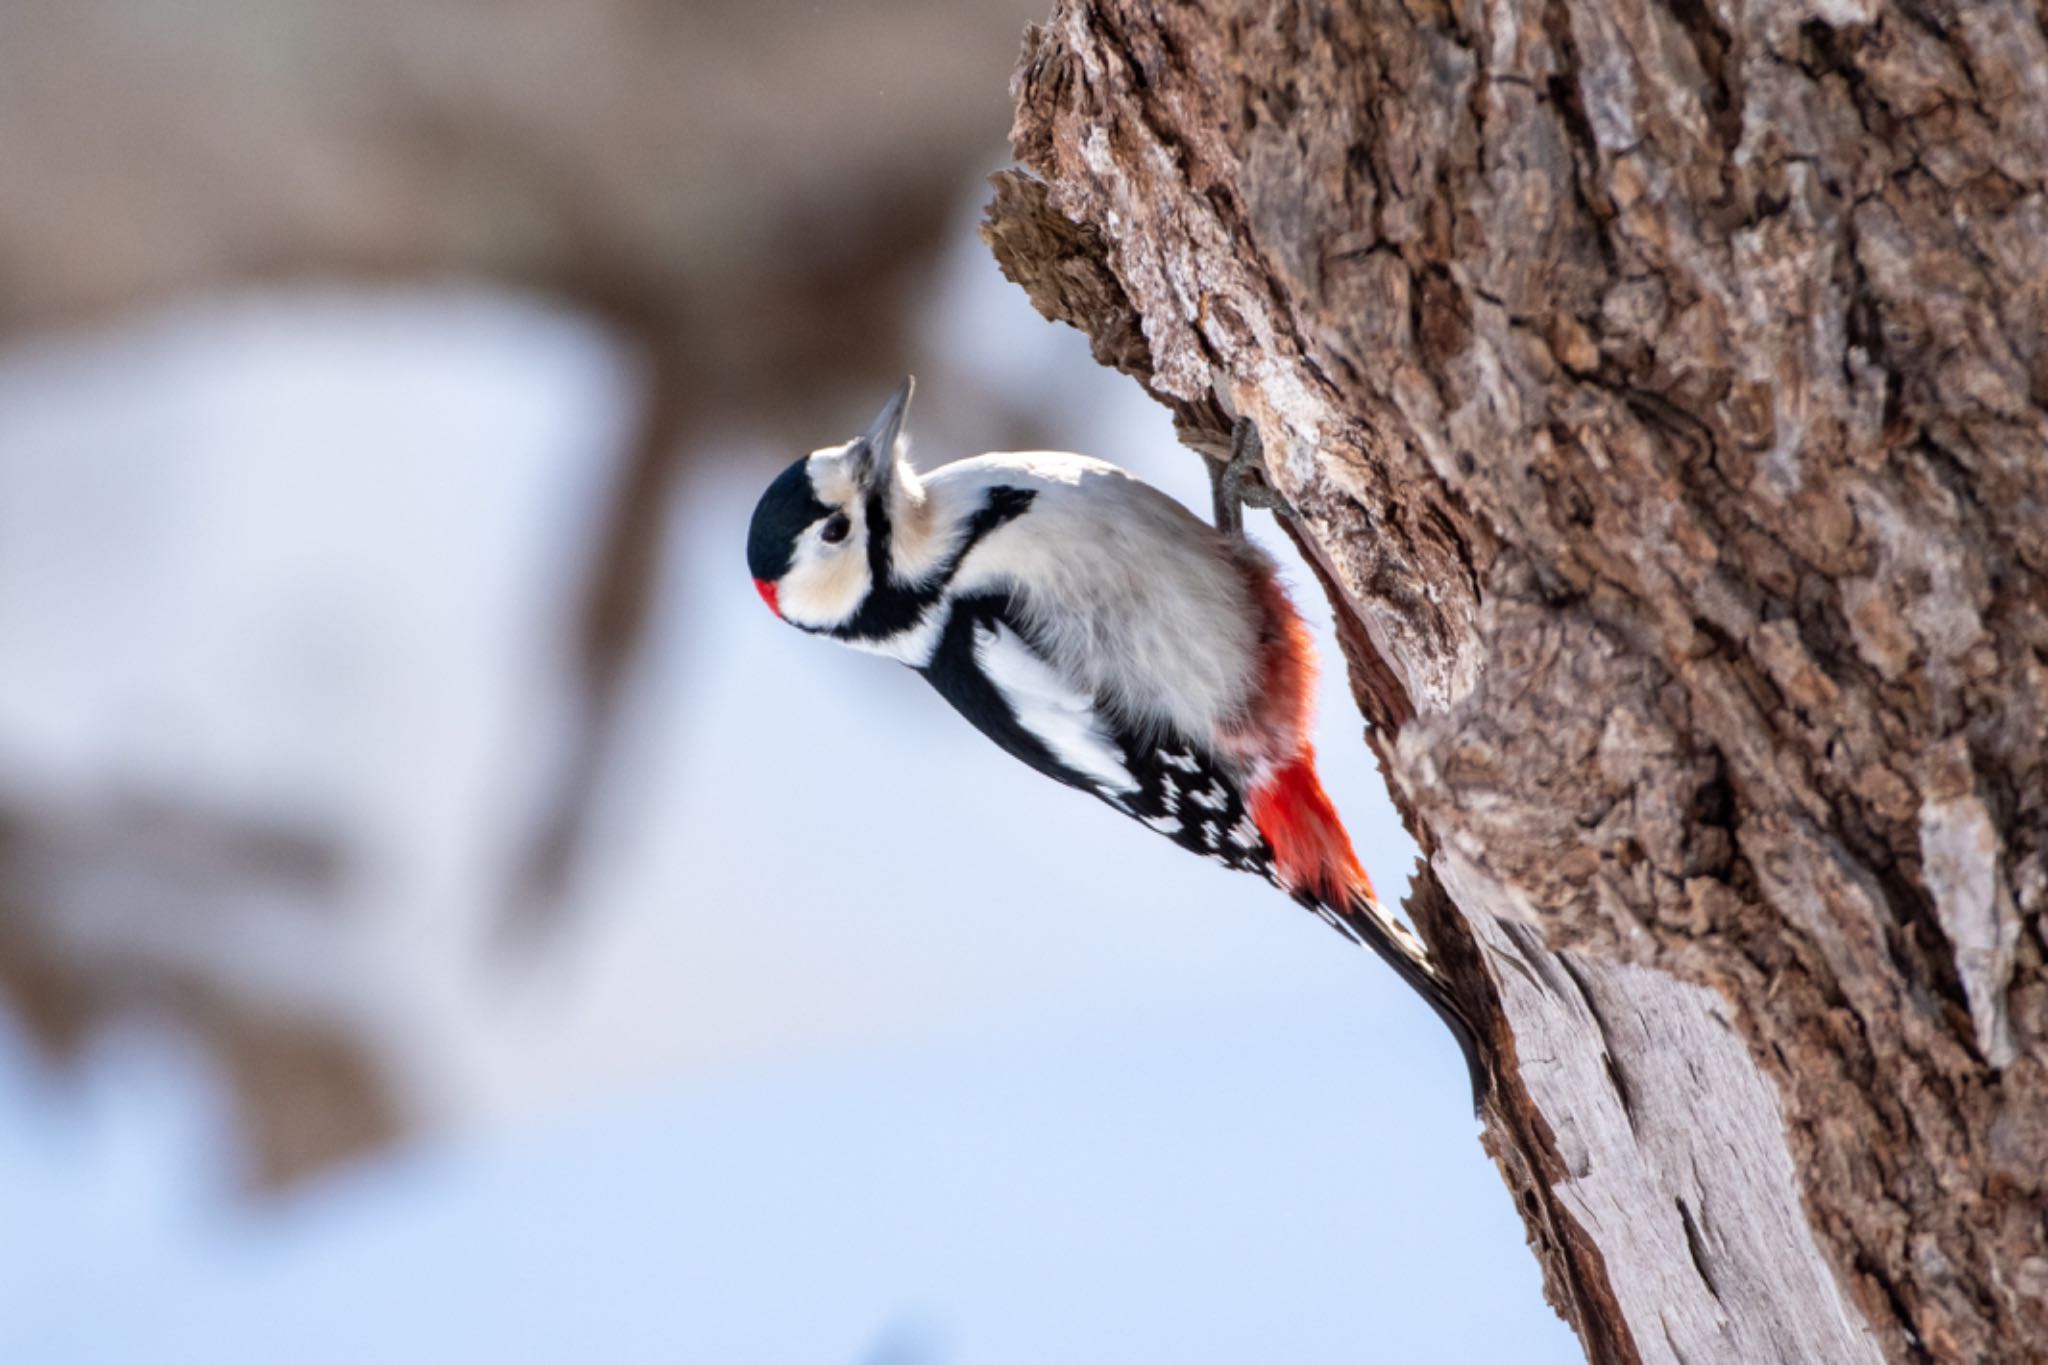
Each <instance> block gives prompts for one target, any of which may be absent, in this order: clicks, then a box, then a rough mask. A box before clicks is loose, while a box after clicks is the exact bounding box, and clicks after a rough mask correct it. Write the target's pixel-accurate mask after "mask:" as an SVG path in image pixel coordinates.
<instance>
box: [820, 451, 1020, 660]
mask: <svg viewBox="0 0 2048 1365" xmlns="http://www.w3.org/2000/svg"><path fill="white" fill-rule="evenodd" d="M1037 496H1038V494H1037V493H1036V492H1035V491H1034V490H1032V489H1029V488H1012V487H1010V486H1009V485H1008V484H1001V485H998V486H997V487H995V488H991V489H989V490H988V498H987V500H986V501H985V502H983V503H982V505H981V506H980V507H979V508H978V509H977V510H976V511H975V513H974V515H973V516H972V517H970V518H968V521H967V529H966V532H965V533H964V534H963V535H962V536H961V537H960V543H959V544H958V545H956V546H954V547H953V553H952V554H950V555H948V556H947V557H946V562H945V563H943V564H941V565H940V566H939V567H938V568H937V569H936V570H934V571H933V572H932V573H931V574H930V576H928V577H927V578H925V579H924V580H923V581H922V582H918V583H898V582H897V581H896V580H895V579H894V578H893V577H892V576H891V572H890V569H891V563H892V560H893V555H892V553H891V552H892V549H893V546H892V543H891V542H892V532H893V528H892V527H891V526H890V525H889V508H888V501H887V500H888V492H887V490H886V489H882V490H878V491H876V492H873V493H870V494H868V502H867V522H868V575H869V580H868V581H869V582H870V583H871V584H873V586H872V587H870V588H869V589H868V595H867V598H866V600H864V601H863V602H862V603H861V604H860V610H859V611H857V612H855V613H854V614H853V619H852V620H850V621H848V622H847V623H846V624H845V625H842V626H835V627H833V629H832V630H831V631H830V632H828V633H829V634H831V635H832V636H833V637H835V638H837V639H841V640H886V639H888V638H889V637H890V636H892V635H899V634H901V633H902V632H904V631H906V630H909V629H910V628H911V627H913V626H915V625H916V624H917V623H918V620H919V619H920V618H921V617H923V615H924V614H925V612H926V611H928V610H930V609H931V606H932V604H933V603H935V602H937V601H938V600H939V598H940V597H941V596H943V595H944V593H945V591H946V586H947V585H948V584H949V583H951V582H952V581H953V575H954V574H956V573H958V572H960V564H961V562H962V561H963V560H965V559H966V558H967V554H968V551H970V550H972V549H973V548H974V547H975V546H976V545H977V544H978V543H980V541H981V540H982V539H983V538H984V537H986V536H987V535H988V534H989V532H991V531H993V530H995V529H996V528H997V527H998V526H1001V525H1003V524H1004V523H1005V522H1010V521H1015V520H1016V519H1017V518H1018V517H1021V516H1023V515H1024V513H1025V511H1026V510H1028V509H1029V508H1030V506H1031V502H1032V499H1034V498H1036V497H1037Z"/></svg>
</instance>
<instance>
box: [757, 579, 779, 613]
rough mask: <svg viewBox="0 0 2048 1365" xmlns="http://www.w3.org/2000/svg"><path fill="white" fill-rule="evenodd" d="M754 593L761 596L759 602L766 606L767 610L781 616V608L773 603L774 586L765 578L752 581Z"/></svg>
mask: <svg viewBox="0 0 2048 1365" xmlns="http://www.w3.org/2000/svg"><path fill="white" fill-rule="evenodd" d="M754 591H755V592H757V593H760V594H761V600H762V601H763V602H766V603H767V604H768V610H770V611H772V612H774V613H775V614H776V615H777V616H780V615H782V608H781V607H780V606H779V605H777V604H776V601H775V585H774V584H773V583H770V582H769V581H768V580H767V579H765V578H757V579H755V580H754Z"/></svg>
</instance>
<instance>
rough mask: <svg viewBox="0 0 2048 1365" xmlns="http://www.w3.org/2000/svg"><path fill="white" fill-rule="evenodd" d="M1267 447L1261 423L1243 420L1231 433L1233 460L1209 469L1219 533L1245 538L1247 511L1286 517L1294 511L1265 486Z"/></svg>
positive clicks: (1231, 458) (1240, 419)
mask: <svg viewBox="0 0 2048 1365" xmlns="http://www.w3.org/2000/svg"><path fill="white" fill-rule="evenodd" d="M1265 467H1266V446H1265V442H1263V441H1262V440H1260V439H1259V427H1258V423H1256V422H1254V421H1252V419H1251V418H1249V417H1240V418H1238V419H1237V424H1236V425H1235V426H1233V427H1232V428H1231V429H1230V459H1229V461H1228V462H1227V463H1224V464H1212V465H1210V466H1209V492H1210V497H1211V500H1212V502H1213V505H1214V515H1215V520H1216V529H1217V530H1219V531H1222V532H1224V533H1225V534H1227V535H1233V536H1239V535H1243V534H1244V509H1245V508H1247V507H1259V508H1265V509H1268V510H1270V511H1274V512H1278V513H1279V514H1280V515H1281V516H1283V517H1290V518H1291V517H1292V516H1293V515H1294V509H1293V508H1292V507H1289V506H1288V505H1287V500H1286V499H1285V498H1282V497H1281V496H1280V495H1279V494H1278V493H1276V492H1274V491H1273V485H1271V484H1270V483H1268V482H1266V472H1265Z"/></svg>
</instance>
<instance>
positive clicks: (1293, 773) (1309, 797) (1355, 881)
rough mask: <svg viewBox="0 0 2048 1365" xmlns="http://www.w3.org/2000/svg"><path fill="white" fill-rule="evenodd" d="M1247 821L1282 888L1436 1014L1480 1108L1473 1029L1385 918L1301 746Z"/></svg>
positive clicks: (1419, 951)
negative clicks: (1375, 957)
mask: <svg viewBox="0 0 2048 1365" xmlns="http://www.w3.org/2000/svg"><path fill="white" fill-rule="evenodd" d="M1251 795H1252V800H1251V808H1252V819H1253V821H1254V822H1255V823H1256V824H1257V825H1258V827H1259V832H1260V833H1262V834H1264V835H1265V836H1266V842H1267V843H1268V844H1270V845H1271V846H1272V849H1273V861H1274V866H1275V869H1276V870H1277V871H1278V872H1279V874H1280V878H1281V881H1282V883H1283V884H1284V885H1285V886H1286V887H1287V889H1288V890H1289V891H1291V892H1293V894H1294V895H1295V897H1296V898H1297V899H1299V900H1300V901H1302V902H1303V903H1304V904H1306V905H1308V906H1310V907H1311V908H1313V909H1315V910H1316V911H1317V912H1318V913H1319V914H1321V915H1322V916H1323V918H1324V919H1325V920H1327V921H1328V922H1329V924H1330V926H1331V927H1332V928H1333V929H1335V930H1337V932H1338V933H1340V934H1343V935H1344V936H1345V937H1346V938H1349V939H1350V940H1351V941H1352V942H1354V943H1362V944H1364V945H1365V946H1366V947H1368V948H1370V949H1372V950H1373V951H1374V952H1375V953H1378V954H1379V955H1380V958H1381V959H1382V960H1383V961H1384V962H1385V963H1386V964H1387V965H1388V966H1389V967H1392V968H1393V969H1394V971H1395V973H1396V974H1397V975H1398V976H1399V977H1400V978H1401V979H1402V980H1403V981H1405V982H1407V983H1408V986H1409V988H1410V989H1411V990H1413V991H1414V992H1415V993H1416V994H1417V995H1420V996H1421V997H1422V998H1423V999H1424V1000H1425V1001H1427V1002H1428V1004H1429V1007H1430V1008H1431V1009H1433V1010H1435V1011H1436V1015H1437V1017H1438V1018H1439V1019H1441V1020H1443V1021H1444V1026H1445V1027H1446V1028H1448V1029H1450V1031H1451V1036H1452V1037H1453V1038H1455V1039H1457V1041H1458V1050H1459V1051H1460V1052H1462V1053H1464V1054H1465V1069H1466V1071H1467V1072H1468V1073H1470V1076H1471V1080H1472V1107H1473V1109H1474V1110H1475V1111H1477V1110H1478V1108H1479V1106H1480V1104H1481V1103H1482V1102H1483V1101H1484V1100H1485V1098H1486V1092H1487V1089H1488V1087H1489V1085H1490V1080H1489V1073H1488V1072H1487V1069H1486V1066H1485V1064H1484V1063H1483V1061H1482V1060H1481V1057H1480V1051H1479V1036H1478V1031H1477V1030H1476V1029H1474V1028H1473V1026H1472V1021H1471V1019H1470V1018H1469V1017H1467V1016H1466V1014H1465V1011H1464V1010H1463V1009H1462V1008H1460V1007H1459V1005H1458V1002H1457V1001H1456V1000H1455V999H1454V998H1453V997H1452V995H1451V989H1450V983H1449V982H1447V981H1446V980H1445V979H1444V975H1443V972H1442V971H1441V970H1439V969H1438V967H1437V965H1436V963H1435V962H1434V961H1432V960H1431V958H1430V955H1429V950H1428V949H1427V948H1424V947H1423V946H1422V940H1421V939H1419V938H1417V937H1416V936H1415V934H1414V932H1413V931H1412V930H1410V929H1409V928H1408V926H1407V925H1405V924H1403V923H1401V922H1400V921H1399V920H1397V919H1395V918H1394V917H1393V916H1392V915H1390V914H1388V913H1387V910H1386V907H1385V906H1383V905H1381V904H1380V900H1379V897H1378V896H1377V895H1375V894H1374V893H1373V889H1372V882H1371V880H1370V879H1368V878H1367V877H1366V875H1365V869H1364V868H1363V867H1361V866H1360V865H1359V862H1358V855H1357V854H1356V853H1354V852H1353V851H1352V848H1351V839H1350V836H1348V835H1347V834H1345V832H1344V826H1343V823H1342V822H1341V821H1340V820H1338V818H1337V811H1336V808H1335V807H1334V806H1332V805H1331V804H1330V798H1329V794H1328V793H1326V792H1325V791H1324V790H1323V784H1322V782H1321V781H1320V780H1318V778H1317V777H1316V771H1315V756H1314V754H1313V753H1312V752H1311V751H1310V750H1308V749H1307V748H1306V747H1304V748H1303V750H1302V752H1301V753H1300V755H1299V756H1297V757H1296V758H1295V759H1294V760H1293V761H1292V762H1290V763H1288V764H1287V765H1286V766H1284V767H1282V768H1281V769H1280V770H1279V771H1278V772H1276V773H1274V774H1273V775H1272V776H1271V777H1270V778H1269V779H1268V780H1267V781H1265V782H1263V783H1261V784H1260V785H1259V786H1258V787H1257V788H1256V789H1255V790H1254V791H1253V792H1252V794H1251Z"/></svg>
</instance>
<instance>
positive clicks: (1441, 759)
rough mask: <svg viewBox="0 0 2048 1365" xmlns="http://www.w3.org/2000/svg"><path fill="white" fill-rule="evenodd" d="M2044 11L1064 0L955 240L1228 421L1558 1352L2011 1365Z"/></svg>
mask: <svg viewBox="0 0 2048 1365" xmlns="http://www.w3.org/2000/svg"><path fill="white" fill-rule="evenodd" d="M2043 35H2044V29H2043V23H2042V16H2041V13H2040V11H2039V9H2038V7H2036V6H2034V5H2030V4H2001V3H1995V2H1994V3H1985V4H1962V3H1947V0H1933V2H1932V3H1927V4H1899V5H1896V6H1894V5H1885V4H1880V3H1877V0H1813V3H1811V4H1807V5H1801V4H1796V3H1787V4H1779V5H1770V4H1764V5H1754V6H1744V5H1739V4H1734V3H1730V0H1667V3H1665V4H1663V5H1652V4H1645V3H1642V0H1612V3H1595V0H1545V2H1544V3H1540V4H1539V3H1535V2H1534V0H1492V3H1490V4H1483V5H1482V4H1479V3H1476V2H1475V0H1466V2H1465V3H1461V4H1452V5H1445V4H1440V3H1433V0H1408V3H1405V4H1403V3H1397V2H1396V0H1364V2H1363V3H1361V4H1359V5H1356V6H1321V5H1312V4H1305V3H1250V2H1249V0H1245V2H1243V3H1239V4H1236V5H1229V4H1225V3H1221V0H1213V2H1211V3H1196V2H1195V0H1059V4H1058V6H1057V8H1056V10H1055V11H1054V14H1053V16H1052V18H1051V20H1050V21H1049V22H1048V23H1047V24H1046V26H1045V27H1044V28H1043V29H1042V30H1035V31H1034V32H1033V33H1032V35H1031V36H1030V38H1029V39H1028V41H1027V48H1026V52H1025V56H1024V61H1023V65H1022V67H1021V69H1020V71H1019V73H1018V77H1017V84H1016V88H1015V93H1016V98H1017V124H1016V128H1015V130H1014V133H1013V137H1014V143H1015V150H1016V153H1017V156H1018V157H1019V158H1020V160H1021V161H1022V162H1023V163H1024V165H1025V167H1026V168H1027V170H1026V171H1024V172H1011V173H1006V174H1005V175H1003V176H1001V177H999V178H998V196H997V200H996V203H995V204H994V206H993V207H992V208H991V212H990V221H989V224H988V227H987V235H988V238H989V241H990V243H991V245H992V246H994V247H995V249H996V252H997V255H998V257H999V259H1000V260H1001V261H1002V262H1003V265H1004V268H1005V269H1006V271H1008V272H1009V273H1010V275H1011V276H1012V277H1013V278H1014V279H1016V280H1018V281H1019V282H1020V283H1021V284H1023V285H1024V286H1025V287H1026V288H1027V289H1028V290H1029V291H1030V292H1031V294H1032V296H1033V298H1034V299H1035V300H1036V301H1037V303H1038V304H1039V306H1040V308H1041V309H1043V310H1044V311H1046V312H1047V313H1048V314H1049V315H1052V316H1055V317H1060V318H1063V319H1065V320H1067V321H1070V322H1072V323H1074V324H1075V325H1077V326H1079V327H1081V328H1082V329H1083V330H1085V331H1086V332H1088V333H1089V335H1090V336H1091V337H1092V338H1093V339H1094V341H1095V344H1096V349H1097V354H1098V356H1100V357H1101V358H1102V359H1103V360H1104V361H1105V362H1106V363H1111V364H1115V365H1118V366H1119V367H1120V368H1123V369H1126V370H1128V371H1130V372H1131V373H1133V374H1135V375H1137V376H1138V377H1139V378H1140V379H1141V380H1142V381H1143V382H1144V383H1145V384H1146V385H1147V386H1148V387H1149V388H1150V390H1151V391H1152V392H1153V393H1155V394H1156V395H1158V396H1159V397H1160V398H1161V399H1162V400H1163V401H1165V402H1167V403H1168V404H1169V405H1170V406H1171V407H1172V408H1173V409H1174V411H1175V413H1176V416H1177V418H1178V420H1179V422H1180V424H1181V426H1182V429H1183V431H1184V432H1185V433H1186V434H1187V435H1188V436H1189V438H1190V440H1191V441H1192V442H1193V443H1195V444H1197V445H1198V446H1204V447H1205V448H1213V445H1214V443H1217V442H1220V441H1221V440H1222V439H1223V436H1224V433H1225V432H1226V431H1227V428H1228V422H1229V417H1230V416H1231V415H1232V414H1235V413H1246V414H1249V415H1251V416H1252V417H1254V418H1255V419H1256V420H1257V421H1258V423H1259V426H1260V428H1261V429H1262V431H1263V433H1264V436H1265V441H1266V452H1267V462H1268V465H1269V470H1270V478H1271V481H1272V482H1273V483H1274V485H1275V486H1276V487H1277V488H1278V489H1279V491H1280V492H1281V493H1282V494H1283V495H1284V496H1285V497H1286V498H1287V499H1288V500H1289V501H1290V502H1291V503H1292V504H1293V507H1294V509H1295V511H1296V515H1295V516H1294V517H1293V518H1292V520H1291V522H1290V523H1289V529H1290V531H1291V532H1292V533H1293V534H1294V535H1296V536H1297V538H1299V539H1300V540H1301V541H1302V542H1303V544H1304V546H1305V548H1306V549H1307V550H1308V552H1309V555H1310V558H1311V560H1312V561H1314V562H1316V563H1317V564H1318V566H1319V570H1320V571H1321V572H1322V573H1324V574H1325V575H1326V586H1327V587H1328V588H1329V589H1330V592H1331V595H1332V600H1333V601H1334V603H1335V604H1336V607H1337V611H1338V615H1339V620H1340V624H1341V625H1342V626H1343V627H1344V629H1345V636H1346V648H1347V652H1348V653H1349V655H1350V660H1351V664H1352V668H1353V673H1352V676H1353V682H1354V688H1355V690H1356V692H1357V693H1358V696H1359V701H1360V703H1361V706H1362V708H1363V710H1364V712H1365V714H1366V716H1367V719H1368V720H1369V721H1370V722H1371V726H1370V729H1369V731H1368V734H1367V738H1368V741H1369V742H1370V743H1371V744H1372V745H1373V747H1374V748H1375V749H1376V750H1377V752H1378V753H1379V755H1380V756H1381V758H1382V760H1383V762H1384V766H1385V768H1386V771H1387V774H1388V777H1389V780H1390V783H1391V785H1392V787H1393V790H1394V795H1395V798H1396V800H1397V802H1398V803H1399V804H1400V806H1401V808H1402V810H1403V811H1404V812H1405V814H1406V815H1407V816H1408V818H1409V822H1410V825H1411V827H1412V828H1413V830H1414V833H1415V835H1416V837H1417V839H1418V840H1419V842H1420V843H1421V845H1422V847H1423V850H1424V852H1425V854H1426V856H1427V866H1426V868H1425V869H1424V870H1423V872H1422V874H1421V875H1420V877H1419V878H1418V881H1417V883H1416V885H1415V887H1414V889H1413V892H1412V894H1411V896H1410V898H1409V906H1410V909H1411V912H1412V913H1413V914H1414V916H1415V918H1416V919H1417V921H1418V923H1419V925H1420V927H1421V928H1422V930H1423V931H1424V934H1425V936H1426V937H1427V938H1428V939H1429V940H1430V941H1431V943H1432V944H1433V946H1434V947H1435V949H1436V951H1437V952H1438V953H1439V954H1440V955H1441V956H1442V957H1443V958H1444V959H1445V961H1446V962H1447V964H1448V966H1449V968H1450V970H1451V971H1452V973H1453V975H1454V978H1455V980H1456V982H1457V985H1458V988H1459V990H1460V992H1461V994H1462V995H1463V996H1464V997H1465V999H1466V1001H1467V1003H1468V1005H1469V1007H1470V1008H1471V1009H1472V1011H1473V1012H1474V1014H1475V1016H1476V1017H1478V1018H1479V1019H1481V1020H1483V1021H1485V1025H1484V1027H1485V1031H1486V1032H1487V1033H1488V1035H1489V1037H1490V1041H1491V1046H1492V1048H1493V1049H1494V1051H1495V1052H1496V1054H1497V1056H1496V1064H1497V1067H1498V1082H1497V1084H1496V1087H1495V1093H1494V1098H1493V1100H1492V1102H1491V1103H1490V1104H1489V1105H1488V1112H1487V1115H1486V1120H1487V1127H1486V1136H1485V1141H1486V1144H1487V1147H1488V1150H1489V1151H1490V1152H1491V1153H1492V1154H1493V1155H1494V1157H1495V1159H1496V1160H1497V1161H1498V1163H1499V1165H1500V1168H1501V1171H1502V1174H1503V1176H1504V1177H1505V1178H1506V1180H1507V1183H1508V1185H1509V1187H1510V1190H1511V1191H1512V1193H1513V1196H1514V1198H1515V1200H1516V1202H1517V1205H1518V1207H1519V1208H1520V1209H1521V1211H1522V1214H1523V1216H1524V1218H1525V1219H1526V1221H1527V1223H1528V1227H1529V1234H1530V1238H1531V1240H1532V1243H1533V1244H1534V1246H1535V1249H1536V1251H1537V1254H1538V1256H1539V1257H1540V1258H1541V1260H1542V1263H1543V1268H1544V1273H1545V1281H1546V1286H1547V1290H1548V1293H1549V1295H1550V1297H1551V1299H1552V1302H1553V1303H1554V1304H1555V1305H1556V1306H1557V1308H1558V1310H1559V1311H1560V1312H1561V1313H1563V1314H1564V1315H1565V1316H1566V1318H1567V1319H1568V1320H1569V1321H1570V1322H1571V1323H1572V1324H1573V1326H1574V1328H1575V1329H1576V1330H1577V1331H1578V1333H1579V1335H1580V1337H1581V1338H1582V1340H1583V1341H1584V1342H1585V1345H1586V1349H1587V1353H1588V1355H1589V1356H1590V1357H1591V1358H1592V1359H1593V1360H1595V1361H1601V1362H1605V1361H1673V1362H1679V1361H1683V1362H1691V1365H1703V1363H1704V1362H1710V1361H1739V1362H1755V1361H1779V1360H1782V1361H1796V1362H1806V1361H1879V1360H1893V1361H1909V1360H1940V1361H2000V1362H2005V1361H2027V1360H2048V1191H2044V1188H2043V1186H2044V1182H2048V1074H2044V1067H2043V1063H2044V1046H2043V1044H2044V1031H2048V981H2044V974H2043V972H2042V961H2043V949H2044V946H2048V756H2044V738H2048V583H2044V578H2048V196H2044V186H2048V41H2044V36H2043Z"/></svg>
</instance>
